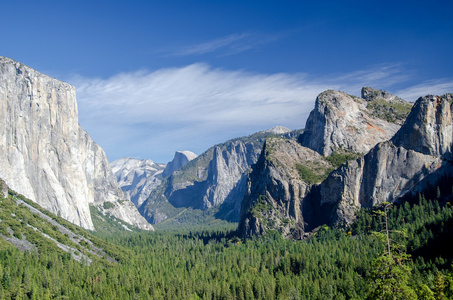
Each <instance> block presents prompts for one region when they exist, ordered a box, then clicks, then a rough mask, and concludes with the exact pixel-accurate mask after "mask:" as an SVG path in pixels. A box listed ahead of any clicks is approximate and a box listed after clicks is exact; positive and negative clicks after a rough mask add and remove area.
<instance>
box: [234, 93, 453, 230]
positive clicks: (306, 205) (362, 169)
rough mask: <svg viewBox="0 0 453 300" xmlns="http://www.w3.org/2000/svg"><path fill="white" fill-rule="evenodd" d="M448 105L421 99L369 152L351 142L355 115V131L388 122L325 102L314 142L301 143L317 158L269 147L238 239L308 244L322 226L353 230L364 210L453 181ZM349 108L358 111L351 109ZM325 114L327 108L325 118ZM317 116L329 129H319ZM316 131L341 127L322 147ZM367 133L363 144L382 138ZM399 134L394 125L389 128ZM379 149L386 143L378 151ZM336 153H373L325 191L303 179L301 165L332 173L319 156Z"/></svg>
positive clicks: (333, 178) (284, 146) (280, 144)
mask: <svg viewBox="0 0 453 300" xmlns="http://www.w3.org/2000/svg"><path fill="white" fill-rule="evenodd" d="M325 97H327V98H328V99H330V100H329V101H330V102H329V103H331V101H333V100H332V97H333V98H336V100H335V101H337V102H339V103H336V104H335V107H336V108H333V105H331V104H329V105H327V102H326V101H324V104H323V103H322V100H323V99H325ZM448 97H451V96H444V97H437V96H426V97H423V98H420V99H419V100H418V101H417V102H416V103H415V105H414V106H413V107H412V111H411V113H410V114H409V116H408V117H407V119H406V121H405V123H404V125H403V126H402V127H401V128H400V129H399V130H398V131H397V132H396V134H395V135H394V136H393V138H391V139H390V138H389V139H388V140H383V139H384V138H385V137H386V136H387V135H383V136H377V137H375V138H374V140H373V142H369V143H365V145H366V146H367V147H369V148H367V147H364V146H363V145H362V146H360V145H355V144H354V143H352V142H351V141H352V139H351V137H353V136H354V135H352V136H350V135H349V133H348V132H349V130H348V127H347V126H345V122H344V121H345V120H347V123H348V124H351V123H349V121H350V120H351V116H350V115H349V114H352V115H353V116H354V118H356V120H355V121H354V122H355V123H356V124H357V122H359V123H364V124H368V125H369V124H377V123H378V122H381V121H379V120H373V119H372V118H371V117H369V116H368V115H366V114H365V113H364V111H362V109H359V110H357V106H360V105H362V104H361V103H362V101H364V100H360V99H355V100H354V99H352V98H351V97H349V98H348V97H347V95H346V96H345V94H343V93H337V92H333V91H328V92H326V93H323V94H321V95H320V96H319V97H318V101H317V104H316V105H317V108H315V111H314V112H312V114H311V121H310V120H308V121H307V129H306V130H305V132H307V131H308V132H309V133H308V135H307V136H308V137H310V139H308V138H307V136H306V137H305V138H306V139H305V140H304V137H303V136H302V137H301V138H300V139H299V140H302V141H306V142H307V144H308V146H310V147H313V150H315V151H316V152H314V151H311V150H310V149H308V148H307V147H303V146H300V145H298V144H292V143H291V142H290V141H287V140H283V139H272V140H269V139H268V140H267V141H266V145H265V147H264V148H263V151H262V153H261V156H260V159H259V161H258V163H257V164H256V165H255V166H253V171H252V173H251V174H250V175H249V178H248V182H247V189H246V193H245V196H244V201H243V204H242V208H241V217H240V222H239V232H240V233H241V234H242V235H243V236H244V237H249V236H253V235H261V234H265V233H266V232H267V231H269V230H278V231H280V232H281V233H282V234H283V236H285V237H292V238H302V237H304V235H305V234H306V233H307V232H310V231H312V230H313V229H315V228H317V227H318V226H320V225H323V224H328V225H333V224H336V225H348V224H351V222H352V221H353V220H354V219H355V213H356V211H357V210H358V209H359V208H360V207H372V206H374V205H377V204H379V203H381V202H382V201H389V202H394V201H396V200H397V199H398V198H399V197H401V196H403V195H405V194H406V193H408V192H416V191H420V190H422V189H423V187H424V185H425V184H426V182H427V181H428V180H431V179H434V178H438V177H439V176H442V174H445V173H447V172H450V173H451V172H452V169H453V166H452V160H453V159H452V155H451V152H452V140H453V133H452V113H451V104H450V103H451V98H448ZM351 99H352V100H351ZM343 100H344V101H343ZM392 101H393V100H392ZM394 101H400V100H398V99H397V100H394ZM401 101H402V100H401ZM403 104H404V105H406V103H403ZM347 105H351V106H352V107H353V108H352V109H348V107H347ZM320 106H323V107H324V108H323V109H322V110H320V109H319V107H320ZM354 107H355V108H354ZM321 111H322V112H323V114H320V112H321ZM316 114H318V117H317V118H318V119H321V120H322V122H318V123H316V122H315V118H314V115H316ZM329 119H330V120H329ZM340 119H342V120H340ZM370 120H372V121H373V122H374V123H372V122H371V121H370ZM334 121H335V122H334ZM310 122H311V124H309V123H310ZM386 123H387V125H388V124H389V123H388V122H386ZM386 123H382V124H386ZM315 124H318V125H319V126H324V125H325V124H337V125H338V126H337V127H336V128H335V130H332V131H330V134H329V135H327V137H325V136H324V134H322V135H320V136H318V138H320V139H321V140H322V142H320V143H315V141H314V140H313V141H312V140H311V139H313V138H314V136H315V135H314V134H316V132H315V133H313V132H314V128H315ZM323 124H324V125H323ZM368 125H367V126H365V127H364V128H362V131H361V134H359V135H358V136H359V137H358V138H357V139H362V138H364V139H365V140H368V141H371V140H370V139H368V138H367V136H370V135H371V134H373V133H376V128H377V126H368ZM387 125H385V126H387ZM393 126H395V125H393V124H390V128H393ZM396 126H397V125H396ZM397 127H398V126H397ZM323 128H324V127H323ZM380 128H381V129H382V128H385V127H380ZM366 130H369V131H370V132H371V133H366ZM392 130H393V129H392ZM305 132H304V134H305ZM310 132H311V133H310ZM319 132H322V133H325V132H326V131H324V130H321V131H319ZM378 132H381V131H380V130H378ZM340 137H342V138H343V139H340ZM270 141H272V143H270ZM375 142H379V143H377V144H376V145H375V146H374V147H372V146H373V144H374V143H375ZM359 147H362V148H359ZM371 147H372V148H371ZM370 148H371V150H370ZM326 149H327V151H326ZM337 149H348V150H351V151H355V152H365V153H366V152H368V153H367V154H366V155H364V156H361V157H360V158H358V159H357V160H352V161H349V162H346V163H344V164H343V165H342V166H340V167H339V168H338V169H336V170H334V171H332V172H330V174H329V175H328V176H327V178H326V179H325V180H323V181H322V182H320V183H317V184H309V183H308V182H307V181H306V180H305V181H304V180H303V179H302V177H298V175H297V164H299V165H303V166H312V167H313V166H318V167H319V169H324V170H328V168H329V166H328V165H323V164H325V163H326V159H325V158H323V157H322V155H319V154H318V152H320V153H326V154H328V153H331V152H332V151H336V150H337ZM313 153H314V154H313Z"/></svg>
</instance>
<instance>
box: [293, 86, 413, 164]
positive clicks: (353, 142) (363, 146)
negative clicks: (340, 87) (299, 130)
mask: <svg viewBox="0 0 453 300" xmlns="http://www.w3.org/2000/svg"><path fill="white" fill-rule="evenodd" d="M367 91H368V90H367ZM374 91H375V90H374ZM368 94H369V92H365V95H368ZM386 95H387V94H386ZM386 97H387V98H376V99H375V100H371V99H370V98H368V99H369V100H368V101H367V100H365V99H362V98H358V97H354V96H351V95H348V94H346V93H344V92H338V91H333V90H328V91H325V92H323V93H321V94H319V96H318V98H317V99H316V104H315V109H314V110H313V111H312V112H311V113H310V115H309V117H308V119H307V123H306V126H305V130H304V133H303V134H302V135H301V136H300V138H299V142H300V143H301V145H302V146H304V147H307V148H310V149H312V150H315V151H316V152H318V153H319V154H321V155H324V156H328V155H330V154H332V153H333V152H338V151H344V150H347V151H351V152H355V153H366V152H367V151H368V150H369V149H371V148H372V147H373V146H374V145H376V144H377V143H378V142H380V141H384V140H388V139H390V138H391V137H392V136H393V135H394V134H395V132H396V131H397V130H398V129H399V127H400V126H399V125H398V124H395V123H391V122H389V121H386V120H384V119H383V118H381V117H380V116H379V115H376V114H374V109H373V110H371V109H369V107H370V105H371V103H373V102H372V101H379V103H380V105H379V107H381V106H383V105H382V103H381V102H382V101H383V103H386V102H385V101H386V99H393V98H390V97H389V96H386ZM382 99H384V100H382ZM370 101H371V103H370ZM404 105H406V106H407V107H410V106H411V105H410V104H409V103H406V104H404ZM371 106H372V105H371ZM367 107H368V108H367Z"/></svg>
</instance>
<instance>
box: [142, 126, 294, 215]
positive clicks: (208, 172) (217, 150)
mask: <svg viewBox="0 0 453 300" xmlns="http://www.w3.org/2000/svg"><path fill="white" fill-rule="evenodd" d="M271 135H280V136H287V137H292V136H293V132H291V131H290V130H289V129H287V128H284V127H276V128H273V129H272V130H268V131H263V132H259V133H256V134H253V135H251V136H248V137H244V138H237V139H233V140H230V141H227V142H225V143H224V144H219V145H216V146H214V147H212V148H210V149H208V150H207V151H206V152H204V153H203V154H201V155H200V156H198V157H197V158H195V159H194V160H192V161H190V162H189V163H187V164H186V165H185V166H184V167H182V168H181V169H180V170H178V171H177V172H175V173H174V174H173V175H172V176H170V177H168V178H167V179H166V180H165V181H164V182H163V183H162V184H161V185H160V186H159V187H158V188H157V189H156V190H154V191H153V192H152V193H151V195H150V197H149V199H148V200H147V201H146V202H145V203H144V204H143V205H142V206H141V207H140V212H141V213H142V215H144V216H145V217H146V218H147V219H148V221H150V222H151V223H159V222H162V221H163V220H165V219H167V218H171V217H174V216H175V215H177V214H178V213H179V212H180V210H178V209H175V208H188V207H190V208H193V209H201V210H209V209H216V210H218V212H217V215H216V216H217V217H218V218H222V219H227V220H230V221H237V220H238V217H239V211H240V203H241V201H242V198H243V195H244V191H245V184H246V178H247V172H248V169H249V167H250V166H251V165H252V164H254V163H255V162H256V161H257V159H258V156H259V153H260V152H261V149H262V146H263V143H264V140H265V138H266V137H268V136H271ZM175 221H177V220H175Z"/></svg>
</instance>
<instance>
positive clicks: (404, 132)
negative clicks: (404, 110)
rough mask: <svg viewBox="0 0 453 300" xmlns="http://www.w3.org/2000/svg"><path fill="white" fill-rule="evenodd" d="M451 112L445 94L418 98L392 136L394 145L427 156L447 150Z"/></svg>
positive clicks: (449, 142)
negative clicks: (399, 127)
mask: <svg viewBox="0 0 453 300" xmlns="http://www.w3.org/2000/svg"><path fill="white" fill-rule="evenodd" d="M452 131H453V130H452V112H451V105H450V99H449V96H448V95H444V96H433V95H428V96H425V97H420V98H419V99H418V100H417V101H416V102H415V104H414V107H413V109H412V111H411V113H410V114H409V116H408V117H407V119H406V121H405V123H404V124H403V126H402V127H401V129H400V130H399V131H398V133H397V134H395V136H394V137H393V138H392V142H393V143H394V144H395V145H396V146H400V147H404V148H406V149H408V150H409V149H410V150H414V151H417V152H420V153H423V154H428V155H436V156H437V155H444V154H446V153H447V152H451V144H452V140H453V136H452V134H453V133H452Z"/></svg>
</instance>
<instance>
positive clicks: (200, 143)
mask: <svg viewBox="0 0 453 300" xmlns="http://www.w3.org/2000/svg"><path fill="white" fill-rule="evenodd" d="M402 73H404V72H402V70H400V69H399V67H398V66H391V65H386V66H375V67H371V68H370V69H368V70H361V71H357V72H354V73H351V74H337V75H336V76H332V77H324V78H314V77H312V76H309V75H308V74H302V73H296V74H284V73H280V74H258V73H250V72H245V71H232V70H224V69H217V68H212V67H210V66H209V65H207V64H201V63H197V64H192V65H188V66H185V67H181V68H167V69H160V70H156V71H146V70H142V71H137V72H132V73H122V74H118V75H116V76H112V77H110V78H106V79H100V78H84V77H74V78H72V79H70V80H69V82H71V83H72V84H74V85H75V86H76V91H77V99H78V104H79V120H80V123H81V125H82V126H83V127H84V128H85V129H86V130H87V131H88V132H89V133H90V134H91V135H92V136H93V138H94V140H95V141H96V142H98V143H99V144H100V145H101V146H102V147H103V148H104V149H105V150H106V152H107V154H108V156H109V158H110V159H112V160H113V159H117V158H119V157H121V156H133V157H143V158H151V159H153V160H155V161H158V162H167V161H169V160H170V159H171V158H172V155H173V153H174V151H176V150H191V151H194V152H196V153H198V154H200V153H201V152H203V151H204V150H206V149H208V148H209V147H210V146H212V145H214V144H216V143H220V142H224V141H226V140H227V139H230V138H233V137H239V136H244V135H248V134H252V133H254V132H256V131H260V130H265V129H269V128H271V127H274V126H277V125H282V126H286V127H289V128H290V129H297V128H303V127H304V126H305V121H306V118H307V117H308V114H309V113H310V111H311V110H312V109H313V107H314V101H315V99H316V96H317V95H318V94H319V93H320V92H322V91H324V90H326V89H338V90H343V91H346V92H348V93H352V94H355V95H358V94H359V93H360V88H361V87H362V86H373V87H378V88H387V87H388V86H390V85H389V82H391V84H396V83H398V82H402V81H404V80H406V79H407V78H406V77H405V76H404V75H402ZM450 87H451V85H450V86H449V85H448V84H446V85H444V86H443V89H448V88H450ZM417 88H419V89H420V90H422V86H420V87H417ZM409 91H410V89H408V90H407V92H405V93H403V94H404V95H409ZM403 92H404V91H403ZM420 94H426V93H420ZM420 94H419V95H420Z"/></svg>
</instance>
